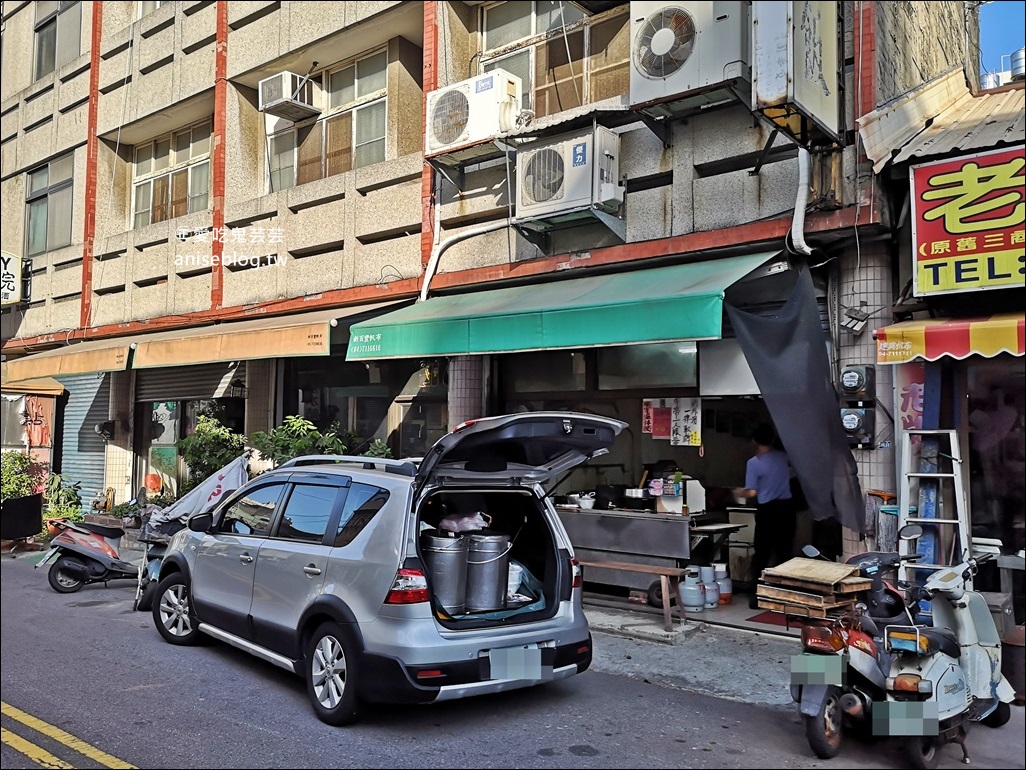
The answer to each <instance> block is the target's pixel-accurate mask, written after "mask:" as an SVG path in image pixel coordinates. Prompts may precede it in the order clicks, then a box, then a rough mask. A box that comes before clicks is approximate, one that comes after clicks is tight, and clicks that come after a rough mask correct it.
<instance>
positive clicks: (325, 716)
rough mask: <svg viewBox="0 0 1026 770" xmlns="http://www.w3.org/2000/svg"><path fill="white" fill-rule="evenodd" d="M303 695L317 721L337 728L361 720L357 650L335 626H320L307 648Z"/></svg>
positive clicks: (346, 635) (335, 624)
mask: <svg viewBox="0 0 1026 770" xmlns="http://www.w3.org/2000/svg"><path fill="white" fill-rule="evenodd" d="M304 665H305V678H306V692H307V695H309V697H310V703H311V705H312V706H313V710H314V713H315V714H316V715H317V718H318V719H320V720H321V721H322V722H324V723H325V724H329V725H333V726H335V727H340V726H342V725H348V724H352V723H353V722H355V721H356V720H357V719H358V718H359V716H360V700H359V697H358V695H357V686H358V684H359V670H358V665H357V648H356V644H355V643H354V642H353V641H352V640H351V638H350V635H349V634H347V633H346V632H345V630H344V629H343V628H342V627H341V626H340V625H339V624H338V623H333V622H327V623H322V624H321V625H320V626H318V627H317V630H316V631H314V633H313V635H312V636H311V637H310V641H309V643H308V644H307V647H306V658H305V661H304Z"/></svg>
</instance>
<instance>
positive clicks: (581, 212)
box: [514, 126, 624, 237]
mask: <svg viewBox="0 0 1026 770" xmlns="http://www.w3.org/2000/svg"><path fill="white" fill-rule="evenodd" d="M623 196H624V187H623V184H622V183H621V181H620V137H619V136H618V135H616V134H614V133H613V132H612V131H610V130H609V129H608V128H604V127H603V126H594V127H593V128H588V129H586V130H583V131H577V132H575V133H571V134H562V135H560V136H556V137H550V138H546V139H543V140H538V141H536V142H532V143H530V144H526V145H522V146H521V147H519V148H518V149H517V212H516V217H515V219H514V222H516V223H517V224H521V225H525V226H527V227H529V228H533V229H551V227H552V226H554V225H559V224H565V223H567V222H571V221H574V220H576V219H580V218H582V217H596V216H597V217H598V218H599V219H602V220H603V221H605V222H606V223H607V224H609V225H610V226H611V227H613V228H614V229H616V230H620V229H622V228H620V227H617V225H616V222H617V221H618V222H619V223H620V224H621V225H622V222H623V221H622V220H620V219H618V217H617V214H618V213H619V212H620V209H621V207H622V205H623ZM621 237H623V234H622V233H621Z"/></svg>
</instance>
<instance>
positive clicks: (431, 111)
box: [424, 69, 523, 157]
mask: <svg viewBox="0 0 1026 770" xmlns="http://www.w3.org/2000/svg"><path fill="white" fill-rule="evenodd" d="M522 93H523V85H522V83H521V81H520V78H518V77H517V76H516V75H511V74H510V73H508V72H506V71H505V70H499V69H496V70H492V71H491V72H486V73H485V74H484V75H478V76H477V77H474V78H469V79H468V80H461V81H460V82H458V83H453V84H452V85H449V86H445V87H444V88H439V89H437V90H435V91H431V92H430V93H429V94H428V96H427V131H426V132H425V136H424V143H425V146H424V155H425V157H432V156H434V155H441V154H443V153H446V152H450V151H452V150H455V149H458V148H460V147H465V146H467V145H472V144H478V143H481V142H486V141H488V140H489V139H494V138H495V137H496V136H498V135H499V134H502V133H505V132H506V131H511V130H513V129H514V128H516V119H517V116H518V115H519V114H520V99H521V95H522Z"/></svg>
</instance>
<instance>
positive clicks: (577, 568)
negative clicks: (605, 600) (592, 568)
mask: <svg viewBox="0 0 1026 770" xmlns="http://www.w3.org/2000/svg"><path fill="white" fill-rule="evenodd" d="M570 569H571V570H573V576H574V577H573V582H572V583H571V584H570V586H571V588H580V587H581V586H583V585H584V570H583V569H581V563H580V562H579V561H577V559H576V558H574V559H571V560H570Z"/></svg>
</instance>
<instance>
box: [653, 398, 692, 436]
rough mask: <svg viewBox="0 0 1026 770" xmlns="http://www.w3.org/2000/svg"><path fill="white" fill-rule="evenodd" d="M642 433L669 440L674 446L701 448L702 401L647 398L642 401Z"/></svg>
mask: <svg viewBox="0 0 1026 770" xmlns="http://www.w3.org/2000/svg"><path fill="white" fill-rule="evenodd" d="M641 432H642V433H651V434H652V438H656V439H668V440H669V442H670V444H671V445H673V446H701V445H702V399H700V398H646V399H643V400H642V402H641Z"/></svg>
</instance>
